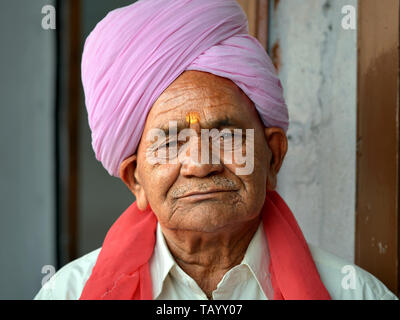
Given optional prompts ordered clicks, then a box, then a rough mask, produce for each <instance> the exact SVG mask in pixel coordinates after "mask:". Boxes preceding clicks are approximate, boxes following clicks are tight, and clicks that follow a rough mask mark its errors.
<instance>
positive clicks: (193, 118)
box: [186, 112, 200, 125]
mask: <svg viewBox="0 0 400 320" xmlns="http://www.w3.org/2000/svg"><path fill="white" fill-rule="evenodd" d="M199 119H200V115H199V114H198V113H196V112H190V113H189V114H188V115H187V116H186V122H187V123H189V125H190V124H194V123H198V122H199Z"/></svg>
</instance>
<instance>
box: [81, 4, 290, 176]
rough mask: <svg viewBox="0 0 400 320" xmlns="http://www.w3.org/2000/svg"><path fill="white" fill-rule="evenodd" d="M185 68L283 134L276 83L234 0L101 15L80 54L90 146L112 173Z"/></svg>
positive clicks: (280, 96)
mask: <svg viewBox="0 0 400 320" xmlns="http://www.w3.org/2000/svg"><path fill="white" fill-rule="evenodd" d="M185 70H198V71H204V72H209V73H212V74H215V75H217V76H221V77H224V78H228V79H230V80H232V81H233V82H234V83H235V84H236V85H237V86H238V87H240V88H241V89H242V90H243V92H244V93H246V94H247V96H248V97H249V98H250V99H251V100H252V101H253V102H254V104H255V107H256V109H257V111H258V113H259V114H260V117H261V119H262V120H263V122H264V125H265V126H266V127H269V126H277V127H281V128H282V129H284V130H285V131H286V130H287V128H288V122H289V120H288V111H287V107H286V104H285V101H284V98H283V92H282V86H281V83H280V81H279V79H278V77H277V75H276V72H275V68H274V66H273V64H272V62H271V60H270V58H269V57H268V55H267V53H266V52H265V50H264V48H263V47H262V46H261V44H260V43H259V42H258V41H257V40H256V39H255V38H253V37H251V36H250V35H249V34H248V23H247V18H246V15H245V14H244V12H243V11H242V9H241V8H240V6H239V4H238V3H237V2H236V0H141V1H138V2H136V3H134V4H132V5H129V6H127V7H123V8H119V9H116V10H114V11H111V12H110V13H108V15H107V16H106V17H105V18H104V19H103V20H102V21H100V22H99V23H98V24H97V26H96V27H95V29H94V30H93V31H92V32H91V34H90V35H89V36H88V38H87V40H86V43H85V47H84V52H83V56H82V82H83V88H84V92H85V101H86V107H87V111H88V116H89V125H90V128H91V130H92V146H93V149H94V151H95V154H96V158H97V160H99V161H101V162H102V164H103V166H104V167H105V168H106V169H107V171H108V172H109V173H110V174H111V175H114V176H117V177H118V176H119V166H120V164H121V163H122V161H123V160H124V159H126V158H127V157H129V156H131V155H132V154H134V153H135V152H136V149H137V146H138V144H139V141H140V138H141V136H142V133H143V129H144V125H145V121H146V117H147V114H148V112H149V110H150V109H151V107H152V105H153V104H154V102H155V101H156V100H157V99H158V97H159V96H160V95H161V94H162V92H163V91H164V90H165V89H166V88H168V86H169V85H170V84H171V83H172V82H173V81H174V80H175V79H176V78H177V77H179V75H180V74H181V73H182V72H184V71H185Z"/></svg>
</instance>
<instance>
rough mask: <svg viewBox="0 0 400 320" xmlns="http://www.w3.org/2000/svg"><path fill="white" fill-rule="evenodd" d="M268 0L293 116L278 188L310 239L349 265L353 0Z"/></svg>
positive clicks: (352, 202)
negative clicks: (347, 19) (345, 22)
mask: <svg viewBox="0 0 400 320" xmlns="http://www.w3.org/2000/svg"><path fill="white" fill-rule="evenodd" d="M271 2H272V6H271V14H272V20H271V25H270V30H271V31H270V33H271V34H270V36H271V39H270V50H271V49H272V48H273V47H274V46H275V53H279V52H280V60H281V68H280V78H281V80H282V84H283V87H284V89H285V97H286V101H287V104H288V107H289V116H290V129H289V131H288V137H289V151H288V154H287V157H286V160H285V163H284V165H283V167H282V171H281V173H280V176H279V191H280V193H281V195H282V196H283V197H284V199H285V200H286V201H287V203H288V205H289V206H290V207H291V209H292V210H293V212H294V214H295V216H296V218H297V219H298V222H299V224H300V227H301V228H302V230H303V232H304V234H305V236H306V239H307V240H308V241H309V242H311V243H313V244H316V245H318V246H320V247H322V248H324V249H326V250H328V251H330V252H332V253H334V254H336V255H338V256H340V257H343V258H345V259H347V260H348V261H350V262H353V261H354V224H355V160H356V159H355V154H356V80H357V79H356V77H357V69H356V68H357V31H355V30H344V29H342V27H341V20H342V17H343V15H342V13H341V9H342V7H343V6H344V5H353V6H355V7H356V8H357V1H356V0H307V1H295V0H281V1H279V5H278V7H277V8H276V10H274V9H273V1H271ZM277 43H278V44H279V50H278V49H277V48H278V46H276V44H277Z"/></svg>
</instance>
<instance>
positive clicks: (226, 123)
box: [157, 117, 242, 136]
mask: <svg viewBox="0 0 400 320" xmlns="http://www.w3.org/2000/svg"><path fill="white" fill-rule="evenodd" d="M200 125H201V128H202V129H213V128H215V129H221V128H226V127H236V128H241V127H242V125H240V124H239V123H238V122H237V121H235V120H234V119H232V118H229V117H225V118H223V119H216V120H210V121H207V122H205V123H204V122H203V121H200ZM188 128H189V124H188V123H187V122H186V121H177V132H180V131H181V130H183V129H188ZM157 129H160V130H161V131H163V132H164V134H165V135H166V136H168V135H169V130H170V127H169V123H168V124H163V125H160V126H158V127H157Z"/></svg>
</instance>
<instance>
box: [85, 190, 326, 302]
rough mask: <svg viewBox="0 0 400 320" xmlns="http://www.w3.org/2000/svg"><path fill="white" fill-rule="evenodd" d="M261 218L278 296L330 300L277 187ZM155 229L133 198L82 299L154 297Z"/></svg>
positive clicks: (108, 239)
mask: <svg viewBox="0 0 400 320" xmlns="http://www.w3.org/2000/svg"><path fill="white" fill-rule="evenodd" d="M262 220H263V226H264V230H265V234H266V237H267V241H268V247H269V250H270V252H269V253H270V257H271V264H270V266H269V268H270V272H271V278H272V286H273V289H274V300H329V299H331V297H330V295H329V293H328V291H327V290H326V288H325V286H324V284H323V283H322V281H321V279H320V276H319V274H318V271H317V268H316V266H315V263H314V261H313V258H312V256H311V253H310V250H309V248H308V245H307V242H306V241H305V239H304V236H303V233H302V232H301V230H300V228H299V226H298V224H297V222H296V219H295V218H294V216H293V214H292V212H291V211H290V209H289V207H288V206H287V205H286V203H285V202H284V201H283V199H282V198H281V197H280V196H279V194H278V193H277V192H275V191H272V192H268V193H267V196H266V199H265V203H264V207H263V209H262ZM156 228H157V219H156V217H155V215H154V213H153V211H152V210H151V208H150V207H149V208H148V209H147V210H146V211H140V210H139V209H138V207H137V205H136V202H135V203H133V204H132V205H131V206H130V207H129V208H128V209H127V210H126V211H125V212H124V213H123V214H122V215H121V216H120V217H119V218H118V220H117V221H116V222H115V223H114V224H113V226H112V227H111V229H110V230H109V231H108V233H107V236H106V238H105V240H104V243H103V247H102V249H101V251H100V254H99V256H98V258H97V262H96V265H95V266H94V268H93V271H92V274H91V276H90V278H89V280H88V281H87V282H86V285H85V287H84V289H83V292H82V295H81V297H80V299H81V300H94V299H100V300H102V299H114V300H117V299H118V300H119V299H122V300H151V299H152V297H153V296H152V285H151V276H150V268H149V260H150V257H151V255H152V253H153V250H154V245H155V242H156Z"/></svg>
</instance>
